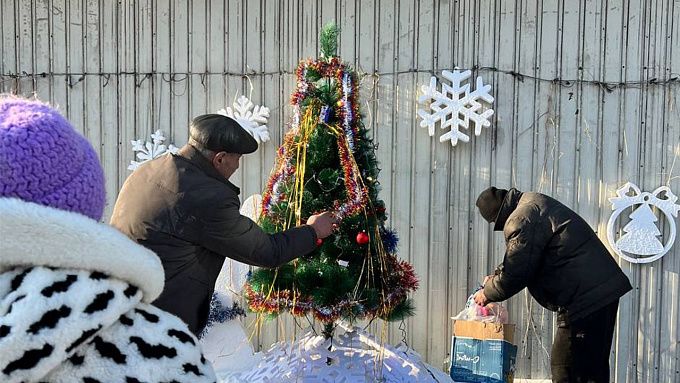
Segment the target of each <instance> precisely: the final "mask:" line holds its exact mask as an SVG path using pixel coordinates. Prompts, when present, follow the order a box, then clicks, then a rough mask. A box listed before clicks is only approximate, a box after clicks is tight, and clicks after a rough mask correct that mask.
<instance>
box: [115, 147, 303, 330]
mask: <svg viewBox="0 0 680 383" xmlns="http://www.w3.org/2000/svg"><path fill="white" fill-rule="evenodd" d="M238 194H239V189H238V188H237V187H236V186H234V185H233V184H232V183H231V182H229V181H228V180H226V179H224V177H222V176H221V175H220V174H219V173H218V172H217V171H216V170H215V169H214V168H213V167H212V165H211V164H210V162H209V161H208V160H207V159H206V158H205V157H203V156H202V155H201V154H200V153H199V152H198V151H197V150H196V149H195V148H193V147H192V146H190V145H187V146H185V147H184V148H182V149H181V150H180V152H179V153H178V154H177V155H174V154H173V155H165V156H162V157H160V158H157V159H155V160H153V161H150V162H148V163H145V164H143V165H142V166H140V167H139V168H138V169H137V170H135V171H134V173H132V174H131V175H130V177H128V179H127V180H126V181H125V184H124V185H123V188H122V189H121V191H120V194H119V196H118V200H117V201H116V206H115V208H114V211H113V215H112V217H111V224H112V225H113V226H115V227H116V228H117V229H119V230H120V231H122V232H123V233H125V234H126V235H128V236H129V237H130V238H132V239H134V240H136V241H137V242H138V243H139V244H141V245H144V246H145V247H147V248H149V249H151V250H153V251H154V252H155V253H156V254H157V255H158V257H159V258H160V259H161V262H162V263H163V268H164V270H165V288H164V290H163V293H162V294H161V296H160V297H159V298H158V299H157V300H156V301H154V302H153V304H154V305H155V306H157V307H159V308H162V309H163V310H166V311H169V312H170V313H172V314H175V315H177V316H178V317H180V318H181V319H182V320H184V321H185V322H186V323H187V324H188V325H189V328H190V329H191V331H192V332H194V334H199V333H200V331H201V330H202V329H203V327H204V326H205V324H206V322H207V319H208V313H209V308H210V299H211V297H212V294H213V291H214V287H215V281H216V280H217V277H218V275H219V273H220V270H221V269H222V264H223V263H224V259H225V257H229V258H232V259H235V260H237V261H239V262H243V263H247V264H250V265H255V266H261V267H277V266H280V265H282V264H285V263H287V262H289V261H291V260H293V259H295V258H297V257H299V256H301V255H305V254H307V253H309V252H311V251H312V250H314V249H316V233H315V231H314V229H313V228H312V227H311V226H307V225H303V226H300V227H297V228H293V229H289V230H286V231H284V232H281V233H277V234H273V235H269V234H267V233H265V232H263V231H262V229H260V227H259V226H257V225H256V224H255V223H254V222H253V221H252V220H250V219H249V218H247V217H244V216H242V215H241V214H240V212H239V207H240V201H239V198H238Z"/></svg>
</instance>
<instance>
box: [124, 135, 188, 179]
mask: <svg viewBox="0 0 680 383" xmlns="http://www.w3.org/2000/svg"><path fill="white" fill-rule="evenodd" d="M165 139H166V138H165V136H164V135H163V133H161V131H160V130H157V131H156V132H155V133H153V134H152V135H151V142H149V141H146V142H144V141H142V140H132V141H130V142H131V143H132V150H133V151H135V152H136V153H137V155H136V158H137V159H138V160H139V161H134V160H133V161H130V165H129V166H128V170H135V169H137V168H138V167H139V165H141V164H143V163H145V162H147V161H151V160H153V159H154V158H158V157H160V156H162V155H163V154H166V153H177V151H178V150H179V148H177V147H176V146H175V145H172V144H170V145H168V146H165V144H164V143H163V142H165Z"/></svg>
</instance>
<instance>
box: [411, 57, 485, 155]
mask: <svg viewBox="0 0 680 383" xmlns="http://www.w3.org/2000/svg"><path fill="white" fill-rule="evenodd" d="M471 74H472V72H471V71H469V70H466V71H464V72H461V71H459V70H458V69H454V71H453V72H449V71H447V70H445V71H443V72H442V77H444V78H445V79H447V80H449V81H451V85H449V84H447V83H445V82H442V90H441V92H440V91H439V90H437V78H436V77H435V76H432V77H431V78H430V84H429V85H423V86H422V88H421V89H422V91H423V95H421V96H420V97H419V98H418V103H420V104H421V105H425V106H426V110H424V109H418V115H419V116H420V118H422V121H421V122H420V126H421V127H427V128H428V133H429V134H430V136H433V135H434V130H435V129H434V126H435V124H436V123H437V122H440V128H442V129H447V128H450V130H449V131H448V132H446V133H444V134H443V135H442V136H441V137H439V142H444V141H448V140H450V141H451V146H456V144H457V143H458V140H460V141H463V142H468V141H470V137H469V136H468V135H467V134H465V133H463V132H461V131H460V129H461V128H463V129H468V128H469V124H470V120H472V122H474V124H475V135H476V136H479V135H480V134H481V132H482V127H487V128H488V127H489V126H490V125H491V123H490V122H489V117H491V116H492V115H493V113H494V111H493V109H485V110H482V104H481V103H480V102H479V100H480V99H481V100H484V101H486V102H487V103H489V104H491V103H492V102H493V100H494V98H493V96H491V94H490V93H489V92H490V90H491V85H484V83H483V82H482V78H481V77H477V87H476V89H475V90H474V91H472V92H471V91H470V84H469V83H467V80H468V79H469V78H470V76H471ZM463 83H465V84H464V85H463Z"/></svg>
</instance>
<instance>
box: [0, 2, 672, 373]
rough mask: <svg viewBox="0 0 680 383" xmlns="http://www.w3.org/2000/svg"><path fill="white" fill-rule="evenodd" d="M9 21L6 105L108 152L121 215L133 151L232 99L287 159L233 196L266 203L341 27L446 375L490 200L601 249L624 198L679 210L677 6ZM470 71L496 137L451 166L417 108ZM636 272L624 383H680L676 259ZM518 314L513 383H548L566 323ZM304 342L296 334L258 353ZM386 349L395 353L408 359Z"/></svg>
mask: <svg viewBox="0 0 680 383" xmlns="http://www.w3.org/2000/svg"><path fill="white" fill-rule="evenodd" d="M0 20H1V21H2V26H1V27H0V46H1V49H0V54H1V55H2V57H1V59H0V91H2V92H8V91H9V92H18V93H20V94H25V95H27V94H31V93H36V94H37V95H38V97H40V98H41V99H44V100H50V101H51V102H53V103H56V104H58V105H59V106H60V107H61V109H62V110H63V112H64V113H65V114H66V115H67V116H68V118H69V119H70V120H71V121H73V123H74V124H75V126H76V127H77V128H78V129H80V130H81V131H82V132H83V134H84V135H85V136H86V137H87V138H88V139H89V140H90V141H91V142H92V143H93V144H94V145H95V147H96V149H97V150H98V151H99V153H100V156H101V159H102V163H103V166H104V168H105V171H106V175H107V182H108V185H107V190H108V196H109V205H108V208H107V212H110V209H111V204H112V202H113V201H114V200H115V197H116V194H117V191H118V189H119V187H120V186H121V183H122V182H123V181H124V180H125V178H126V177H127V175H128V174H129V173H128V170H127V169H126V168H127V165H128V163H129V162H130V160H131V159H132V158H133V152H132V151H131V145H130V140H132V139H137V138H146V137H148V136H149V134H150V133H151V132H153V131H155V130H156V129H160V130H162V131H164V132H165V133H166V134H167V135H169V137H170V138H171V140H172V141H173V142H174V143H176V144H177V145H181V144H183V143H184V142H186V136H187V122H188V120H189V119H190V117H192V116H194V115H197V114H201V113H205V112H209V111H215V110H217V109H220V108H223V107H225V106H227V105H228V104H231V102H232V101H233V100H234V97H235V95H236V94H244V93H245V94H246V95H250V96H251V97H252V98H253V99H254V101H255V102H256V103H258V104H264V105H267V106H269V107H270V108H271V119H270V122H269V125H270V127H271V128H272V137H273V141H272V142H270V143H267V144H265V145H264V147H263V148H262V149H261V150H260V151H259V152H258V153H256V154H254V155H251V156H248V157H247V158H246V159H245V160H244V162H243V165H242V169H241V170H240V172H239V173H238V174H237V175H236V176H235V177H234V180H235V182H236V183H237V184H240V185H241V186H242V191H243V194H244V196H248V195H250V194H253V193H257V192H260V191H261V190H262V187H263V183H264V181H265V179H266V177H267V175H268V173H269V170H270V169H271V167H272V165H273V161H274V157H275V148H276V144H277V143H279V142H280V140H281V137H282V135H283V132H284V131H285V123H286V121H287V120H288V118H289V117H290V107H289V106H288V99H289V96H290V94H291V93H292V91H293V89H294V87H295V81H294V74H293V71H294V69H295V66H296V64H297V62H298V60H299V59H301V58H306V57H311V56H314V55H315V54H316V52H317V49H318V43H317V35H318V31H319V29H320V27H321V26H322V25H323V24H324V23H326V22H327V21H329V20H336V21H337V23H338V24H339V25H340V26H341V28H342V34H341V42H340V53H341V56H342V57H343V58H344V59H345V60H346V61H348V62H350V63H352V64H353V65H354V66H355V67H356V68H357V69H358V70H359V71H361V72H363V73H364V76H363V79H362V89H361V95H362V108H363V113H364V114H365V118H366V122H367V125H368V126H370V127H371V128H373V134H374V137H375V140H376V142H377V143H378V145H379V148H378V158H379V160H380V161H381V163H382V173H381V177H380V183H381V185H382V186H383V192H382V196H383V198H384V199H385V201H386V202H387V205H388V207H389V211H390V212H391V219H390V224H391V225H393V226H394V227H395V228H396V229H397V230H398V231H399V233H400V236H401V246H400V248H401V255H402V257H404V258H406V259H408V260H409V261H410V262H412V263H413V264H414V265H415V267H416V270H417V272H418V273H419V275H420V276H421V279H422V285H421V286H422V287H421V289H420V290H419V291H418V292H417V293H416V294H415V296H414V298H415V299H416V302H417V305H418V312H417V316H416V317H415V318H413V319H411V320H409V321H408V322H407V323H406V336H405V339H406V340H407V341H408V343H409V344H410V345H411V346H412V347H414V348H415V349H416V350H417V351H418V352H420V353H422V354H423V355H424V356H426V357H427V359H428V360H429V361H430V362H431V363H433V364H436V365H441V362H442V360H443V359H444V357H445V356H446V354H447V352H448V349H449V347H450V336H451V322H450V320H449V317H450V316H451V315H453V314H455V313H456V312H457V311H458V310H460V309H461V308H462V307H463V305H464V302H465V299H466V298H467V295H468V294H469V293H470V291H471V290H472V289H473V288H474V287H475V286H476V285H477V284H478V283H479V281H480V279H481V276H483V275H485V274H486V273H487V272H489V271H490V270H492V268H493V266H494V265H495V264H496V263H498V262H499V261H500V260H501V259H502V255H503V250H504V245H503V241H502V238H501V236H500V235H499V234H497V233H493V232H491V231H490V228H489V226H488V225H487V224H486V223H485V222H484V221H483V220H482V219H481V217H480V216H479V215H478V213H477V212H476V211H475V209H474V199H475V197H476V195H477V193H478V192H479V191H481V190H482V189H484V188H485V187H487V186H489V185H491V184H495V185H500V186H508V187H509V186H516V187H518V188H520V189H523V190H536V191H541V192H544V193H546V194H550V195H552V196H555V197H557V198H558V199H560V200H561V201H563V202H565V203H566V204H567V205H569V206H571V207H573V208H574V209H576V210H577V211H579V212H580V213H581V214H582V215H583V216H584V217H585V219H586V220H587V221H588V222H589V223H590V224H591V225H592V226H593V227H595V228H596V229H597V230H598V233H600V234H601V235H602V237H603V238H604V233H605V225H606V221H607V219H608V217H609V215H610V212H611V210H610V206H609V203H608V201H607V198H608V197H610V196H613V195H614V191H615V190H616V188H617V187H618V186H620V185H621V184H622V183H624V182H625V181H628V180H630V181H633V182H635V183H637V184H638V185H640V186H641V187H642V188H643V189H645V190H653V189H654V188H656V187H657V186H660V185H664V184H669V185H670V186H671V188H672V189H674V191H675V192H676V193H680V161H677V160H678V157H680V113H679V112H678V109H677V108H678V100H677V97H678V91H679V90H680V87H679V86H678V85H677V82H676V83H675V84H660V82H662V81H663V80H665V79H670V78H673V77H675V78H677V77H678V73H680V22H679V21H678V20H680V2H679V1H672V0H657V1H633V0H630V1H623V0H618V1H614V0H608V1H604V0H603V1H590V0H588V1H586V0H580V1H567V0H561V1H557V0H553V1H549V0H545V1H541V0H533V1H529V0H525V1H501V0H496V1H491V0H483V1H473V0H467V1H463V0H460V1H455V0H451V1H445V0H441V1H434V0H430V1H416V0H398V1H386V0H382V1H381V0H373V1H359V0H355V1H341V0H337V1H320V0H317V1H292V0H282V1H278V0H260V1H222V0H197V1H185V0H168V1H164V0H137V1H131V0H123V1H110V2H109V1H102V0H40V1H38V0H33V1H23V0H22V1H19V0H2V1H1V2H0ZM456 66H457V67H460V68H471V69H475V72H476V74H478V75H481V76H483V78H484V79H485V82H489V83H491V85H492V86H493V93H494V96H495V97H496V102H495V110H496V114H495V116H494V123H493V126H492V128H491V129H489V130H485V131H484V132H483V133H482V135H481V136H480V137H473V138H472V139H471V142H470V143H468V144H465V143H463V144H459V145H458V146H457V147H455V148H451V147H450V145H447V144H440V143H439V142H438V141H437V139H436V137H434V138H430V137H429V136H428V135H427V132H426V130H425V129H422V128H420V127H419V126H418V123H419V122H418V121H417V120H416V110H417V107H418V106H417V103H416V100H417V96H418V95H419V94H420V91H419V89H420V85H422V84H426V83H427V81H428V79H429V77H430V75H431V74H432V73H437V74H439V73H440V71H441V70H442V69H452V68H453V67H456ZM555 79H558V80H557V81H552V80H555ZM560 79H561V80H562V81H559V80H560ZM652 79H655V81H652ZM566 80H568V81H566ZM597 81H606V82H611V83H615V84H618V83H627V84H626V85H621V86H616V85H613V84H609V85H607V84H601V83H597ZM666 230H667V229H666ZM622 267H623V269H624V270H625V271H626V273H627V274H628V275H629V277H630V279H631V281H632V283H633V285H634V291H633V292H631V293H629V294H628V295H626V296H625V298H624V299H623V300H622V302H621V309H620V314H619V325H618V328H617V331H616V338H615V345H614V349H613V351H612V355H613V361H614V364H613V365H614V366H615V374H614V375H613V377H614V378H615V379H616V381H617V382H623V381H625V382H671V381H675V382H677V381H680V372H679V370H680V361H679V360H678V358H679V357H680V350H679V347H678V342H679V340H680V335H679V333H678V332H679V331H680V327H679V323H680V321H679V319H678V318H679V316H680V315H679V313H678V311H679V309H680V293H679V288H680V286H679V284H680V276H679V273H680V244H678V245H676V246H675V247H674V248H673V249H672V250H671V252H670V253H668V254H667V255H666V256H665V257H664V258H662V259H661V260H660V261H657V262H655V263H653V264H651V265H644V266H640V265H631V264H629V263H627V262H625V261H622ZM510 309H511V316H512V319H513V320H514V321H515V322H516V323H517V324H518V334H517V338H518V339H517V340H518V344H519V345H520V357H519V361H518V373H517V376H520V377H526V378H547V377H549V359H548V356H547V354H548V352H549V350H550V346H551V339H552V336H553V325H554V319H553V315H552V314H551V313H550V312H547V311H546V310H543V309H542V308H540V307H538V306H537V304H535V303H533V302H532V301H531V300H530V299H529V298H528V297H527V295H526V294H525V293H524V292H523V293H520V294H519V295H518V296H517V297H515V298H513V299H512V300H511V301H510ZM293 329H294V326H293V323H292V321H291V320H290V319H289V318H283V319H282V320H281V323H279V324H277V323H271V324H269V325H267V326H266V327H265V331H264V332H263V334H261V335H260V336H258V337H257V338H256V342H257V343H259V344H260V345H262V346H265V347H266V346H267V345H268V344H269V343H271V342H272V341H274V340H276V339H280V338H283V337H288V338H289V337H290V336H291V334H292V332H293ZM389 329H390V338H389V339H390V341H392V342H396V341H399V340H401V339H402V333H401V332H400V331H399V329H398V327H397V325H391V326H390V328H389Z"/></svg>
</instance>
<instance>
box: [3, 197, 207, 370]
mask: <svg viewBox="0 0 680 383" xmlns="http://www.w3.org/2000/svg"><path fill="white" fill-rule="evenodd" d="M163 280H164V276H163V269H162V266H161V263H160V261H159V259H158V257H156V255H155V254H154V253H152V252H150V251H148V250H146V249H145V248H143V247H142V246H139V245H137V244H135V243H134V242H133V241H131V240H129V239H128V238H127V237H125V236H124V235H123V234H121V233H119V232H118V231H116V230H115V229H113V228H111V227H109V226H107V225H104V224H100V223H97V222H95V221H94V220H91V219H89V218H87V217H85V216H82V215H79V214H75V213H70V212H66V211H62V210H57V209H53V208H49V207H44V206H40V205H37V204H33V203H28V202H24V201H21V200H18V199H9V198H0V381H2V382H24V381H27V382H34V381H40V382H89V383H95V382H214V381H215V374H214V372H213V369H212V367H211V365H210V363H209V362H207V361H206V360H205V358H203V356H202V354H201V350H200V346H199V344H198V341H197V340H196V338H195V337H194V336H193V335H192V334H191V332H190V331H189V330H188V328H187V326H186V325H185V324H184V323H183V322H182V321H181V320H180V319H179V318H177V317H175V316H173V315H171V314H168V313H166V312H164V311H162V310H159V309H157V308H155V307H154V306H151V305H150V304H149V302H152V301H153V300H154V299H155V298H156V297H157V296H158V295H159V294H160V292H161V291H162V289H163Z"/></svg>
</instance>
